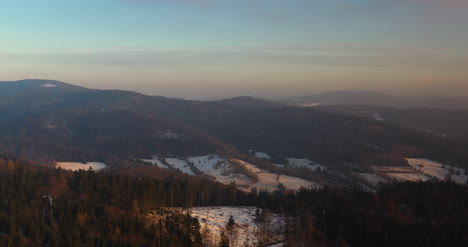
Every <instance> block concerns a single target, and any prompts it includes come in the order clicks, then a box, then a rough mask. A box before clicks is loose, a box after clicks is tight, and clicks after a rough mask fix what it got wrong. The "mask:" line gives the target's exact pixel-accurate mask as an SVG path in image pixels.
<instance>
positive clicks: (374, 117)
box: [373, 113, 385, 122]
mask: <svg viewBox="0 0 468 247" xmlns="http://www.w3.org/2000/svg"><path fill="white" fill-rule="evenodd" d="M373 119H374V120H377V121H381V122H383V121H385V119H384V118H383V117H381V116H380V115H379V114H378V113H375V114H374V116H373Z"/></svg>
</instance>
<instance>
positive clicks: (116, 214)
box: [0, 157, 468, 247]
mask: <svg viewBox="0 0 468 247" xmlns="http://www.w3.org/2000/svg"><path fill="white" fill-rule="evenodd" d="M141 169H143V170H138V169H134V168H129V169H127V170H125V172H122V173H116V172H100V173H95V172H93V171H77V172H67V171H63V170H60V169H50V168H40V167H37V166H36V167H34V166H31V165H29V164H26V163H25V162H22V161H19V160H15V159H11V158H5V157H2V158H1V159H0V197H1V198H2V200H0V245H1V246H47V245H48V246H83V245H84V246H169V247H170V246H202V243H203V239H202V236H201V235H200V232H201V229H200V224H199V222H198V221H197V220H195V219H193V218H191V217H189V216H185V215H180V214H177V213H174V211H171V210H170V209H171V208H173V207H181V208H189V207H194V206H197V207H199V206H236V205H251V206H257V207H258V208H261V209H262V210H259V213H258V217H257V218H258V219H257V220H256V221H258V226H257V227H258V229H259V233H261V234H262V236H263V237H262V238H261V239H265V241H266V239H268V238H267V237H265V236H268V234H270V233H269V232H268V231H269V229H270V228H271V226H269V225H268V224H270V223H268V222H270V221H269V220H268V219H266V218H265V217H267V215H268V211H271V212H275V213H279V214H283V215H285V216H286V217H284V220H285V226H286V227H285V229H284V231H285V236H286V240H285V241H287V242H288V243H289V245H288V246H466V244H468V239H467V238H466V234H465V232H464V231H465V229H467V227H468V198H467V197H466V195H467V193H468V188H467V187H466V186H462V185H456V184H453V183H436V182H428V183H404V184H396V185H391V186H387V187H384V188H383V189H382V190H380V191H378V192H377V193H370V192H363V191H360V190H358V189H352V188H347V189H346V188H338V187H325V188H324V189H323V190H308V189H303V190H301V191H299V192H297V193H285V192H277V193H273V194H271V193H266V192H263V191H260V192H256V191H252V192H251V193H243V192H240V191H238V190H236V186H235V184H232V185H231V186H224V185H221V184H218V183H213V182H211V181H209V180H206V179H203V178H196V177H190V176H186V175H183V174H181V173H178V172H168V171H166V170H160V169H158V168H151V170H152V171H153V172H152V173H150V171H151V170H148V169H149V168H147V167H144V168H141ZM142 173H144V174H147V173H149V176H141V175H140V174H142ZM264 218H265V219H264ZM259 237H261V236H259ZM223 243H224V244H226V242H223Z"/></svg>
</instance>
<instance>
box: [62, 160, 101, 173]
mask: <svg viewBox="0 0 468 247" xmlns="http://www.w3.org/2000/svg"><path fill="white" fill-rule="evenodd" d="M55 167H56V168H59V167H60V168H62V169H65V170H72V171H78V170H88V169H89V168H91V169H93V170H95V171H99V170H102V169H104V168H106V164H104V163H100V162H88V163H80V162H57V163H56V164H55Z"/></svg>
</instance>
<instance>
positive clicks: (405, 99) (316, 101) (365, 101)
mask: <svg viewBox="0 0 468 247" xmlns="http://www.w3.org/2000/svg"><path fill="white" fill-rule="evenodd" d="M281 102H283V103H285V104H289V105H296V106H316V105H377V106H386V107H393V108H403V109H408V108H433V109H451V110H462V109H464V110H467V109H468V97H440V96H436V95H429V94H427V95H414V96H395V95H390V94H386V93H382V92H376V91H331V92H324V93H320V94H314V95H306V96H300V97H292V98H288V99H283V100H281Z"/></svg>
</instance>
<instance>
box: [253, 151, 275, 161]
mask: <svg viewBox="0 0 468 247" xmlns="http://www.w3.org/2000/svg"><path fill="white" fill-rule="evenodd" d="M255 157H257V158H259V159H262V160H271V156H270V155H269V154H267V153H263V152H255Z"/></svg>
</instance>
